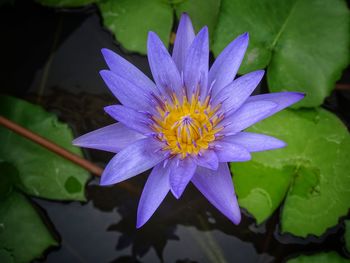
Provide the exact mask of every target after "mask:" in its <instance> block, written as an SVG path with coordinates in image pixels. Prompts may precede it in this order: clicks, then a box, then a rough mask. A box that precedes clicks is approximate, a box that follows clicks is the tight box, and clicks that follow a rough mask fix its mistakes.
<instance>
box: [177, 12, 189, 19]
mask: <svg viewBox="0 0 350 263" xmlns="http://www.w3.org/2000/svg"><path fill="white" fill-rule="evenodd" d="M182 19H188V20H191V18H190V16H189V14H188V13H187V12H182V14H181V17H180V20H182Z"/></svg>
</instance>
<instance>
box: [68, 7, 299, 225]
mask: <svg viewBox="0 0 350 263" xmlns="http://www.w3.org/2000/svg"><path fill="white" fill-rule="evenodd" d="M248 40H249V36H248V33H245V34H242V35H240V36H238V37H237V38H236V39H235V40H234V41H233V42H231V43H230V44H229V45H228V46H227V47H226V48H225V49H224V50H223V51H222V53H221V54H220V55H219V56H218V57H217V59H216V61H215V62H214V64H213V65H212V67H211V68H210V70H209V41H208V28H207V27H204V28H203V29H201V30H200V32H199V33H198V34H197V35H195V33H194V30H193V27H192V24H191V20H190V18H189V17H188V16H187V15H186V14H183V15H182V17H181V19H180V23H179V26H178V30H177V34H176V39H175V43H174V49H173V52H172V56H170V54H169V53H168V51H167V49H166V48H165V46H164V45H163V43H162V41H161V40H160V39H159V37H158V36H157V35H156V34H155V33H153V32H149V34H148V42H147V50H148V52H147V53H148V61H149V65H150V68H151V72H152V75H153V79H154V82H152V81H151V80H150V79H149V78H148V77H147V76H145V75H144V74H143V73H142V72H141V71H139V70H138V69H137V68H136V67H134V66H133V65H132V64H130V63H129V62H128V61H126V60H124V59H123V58H122V57H120V56H119V55H117V54H115V53H114V52H112V51H111V50H108V49H102V54H103V56H104V58H105V60H106V63H107V65H108V67H109V70H102V71H101V72H100V74H101V76H102V78H103V79H104V81H105V83H106V84H107V86H108V88H109V89H110V90H111V92H112V93H113V94H114V95H115V96H116V97H117V98H118V100H119V101H120V102H121V103H122V104H123V105H112V106H108V107H105V111H106V112H107V113H108V114H109V115H110V116H111V117H112V118H114V119H115V120H117V121H118V123H115V124H112V125H109V126H106V127H104V128H101V129H98V130H96V131H93V132H90V133H88V134H85V135H83V136H81V137H79V138H77V139H75V140H74V142H73V143H74V144H75V145H77V146H81V147H86V148H94V149H99V150H104V151H109V152H114V153H117V154H116V155H115V156H114V157H113V159H112V160H111V161H110V162H109V163H108V165H107V166H106V168H105V169H104V172H103V174H102V178H101V182H100V184H101V185H111V184H116V183H119V182H121V181H124V180H126V179H128V178H130V177H133V176H135V175H137V174H139V173H142V172H144V171H146V170H148V169H151V168H153V170H152V172H151V173H150V175H149V177H148V180H147V182H146V184H145V187H144V189H143V192H142V195H141V199H140V202H139V206H138V211H137V224H136V225H137V227H138V228H139V227H141V226H142V225H144V224H145V223H146V222H147V221H148V219H149V218H150V217H151V216H152V214H153V213H154V212H155V210H156V209H157V208H158V206H159V205H160V203H161V202H162V201H163V199H164V198H165V196H166V195H167V194H168V192H169V191H170V192H171V193H172V194H173V195H174V196H175V197H176V198H180V196H181V195H182V193H183V192H184V190H185V188H186V186H187V185H188V183H189V182H192V183H193V184H194V185H195V186H196V187H197V188H198V190H199V191H200V192H201V193H202V194H203V195H204V196H205V197H206V198H207V199H208V200H209V202H210V203H212V204H213V205H214V206H215V207H216V208H217V209H218V210H219V211H220V212H221V213H222V214H224V215H225V216H226V217H227V218H228V219H230V220H231V221H232V222H233V223H234V224H238V223H239V222H240V220H241V214H240V210H239V206H238V203H237V198H236V195H235V191H234V187H233V183H232V178H231V174H230V171H229V168H228V164H227V162H244V161H248V160H250V159H251V154H250V153H251V152H258V151H265V150H272V149H276V148H281V147H284V146H285V143H284V142H282V141H280V140H278V139H276V138H273V137H270V136H267V135H263V134H256V133H251V132H244V131H242V130H244V129H246V128H247V127H249V126H251V125H253V124H255V123H257V122H259V121H261V120H262V119H265V118H267V117H269V116H271V115H273V114H275V113H276V112H278V111H280V110H282V109H284V108H286V107H288V106H289V105H291V104H293V103H296V102H298V101H299V100H301V99H302V98H303V97H304V95H303V94H301V93H296V92H281V93H272V94H263V95H257V96H252V97H249V96H250V95H251V93H252V92H253V90H254V89H255V88H256V86H257V85H258V84H259V82H260V81H261V79H262V77H263V75H264V71H263V70H258V71H254V72H251V73H248V74H246V75H243V76H241V77H239V78H236V79H235V76H236V73H237V71H238V68H239V66H240V64H241V62H242V59H243V57H244V53H245V51H246V49H247V46H248Z"/></svg>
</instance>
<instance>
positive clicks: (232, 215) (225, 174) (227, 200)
mask: <svg viewBox="0 0 350 263" xmlns="http://www.w3.org/2000/svg"><path fill="white" fill-rule="evenodd" d="M192 183H193V184H194V185H195V186H196V187H197V188H198V190H199V191H200V192H201V193H202V194H203V195H204V196H205V197H206V198H207V199H208V201H209V202H210V203H211V204H212V205H213V206H215V207H216V208H217V209H218V210H219V211H220V212H221V213H223V214H224V215H225V216H226V217H227V218H229V219H230V220H231V221H232V222H233V223H234V224H236V225H238V224H239V222H240V221H241V212H240V210H239V206H238V202H237V197H236V194H235V190H234V187H233V182H232V178H231V174H230V170H229V169H228V166H227V163H220V164H219V168H218V170H217V171H213V170H208V169H205V168H201V167H198V168H197V171H196V173H195V175H194V176H193V178H192Z"/></svg>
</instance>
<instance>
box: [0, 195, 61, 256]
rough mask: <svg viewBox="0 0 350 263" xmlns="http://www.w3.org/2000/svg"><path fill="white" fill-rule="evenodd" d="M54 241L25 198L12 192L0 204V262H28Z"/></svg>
mask: <svg viewBox="0 0 350 263" xmlns="http://www.w3.org/2000/svg"><path fill="white" fill-rule="evenodd" d="M57 245H58V243H57V241H56V240H55V239H54V238H53V237H52V236H51V234H50V232H49V230H48V229H47V228H46V226H45V224H44V223H43V222H42V220H41V218H40V216H39V215H38V213H37V211H36V209H35V208H34V207H33V206H32V205H31V204H30V202H29V201H28V200H27V198H26V197H25V196H24V195H23V194H21V193H19V192H17V191H12V192H11V194H10V195H8V196H7V198H6V199H5V200H2V201H1V202H0V259H1V260H0V261H1V262H17V263H21V262H24V263H26V262H30V261H32V260H33V259H35V258H38V257H40V255H41V254H42V253H43V252H44V251H45V250H46V249H47V248H48V247H50V246H57Z"/></svg>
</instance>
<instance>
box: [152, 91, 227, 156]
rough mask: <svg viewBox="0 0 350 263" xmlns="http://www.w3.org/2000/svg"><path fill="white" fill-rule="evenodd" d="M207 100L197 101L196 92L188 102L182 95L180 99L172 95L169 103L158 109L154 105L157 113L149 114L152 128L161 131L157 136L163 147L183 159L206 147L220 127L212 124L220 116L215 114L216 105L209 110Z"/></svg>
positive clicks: (216, 121)
mask: <svg viewBox="0 0 350 263" xmlns="http://www.w3.org/2000/svg"><path fill="white" fill-rule="evenodd" d="M209 100H210V97H207V98H206V99H205V100H204V102H203V103H201V102H200V100H199V94H198V92H197V93H195V94H194V95H193V96H192V98H191V100H190V101H189V100H188V99H187V97H186V96H184V97H183V98H182V102H180V101H179V99H178V98H177V97H176V95H175V94H172V102H171V103H169V102H168V101H166V102H164V106H163V107H162V108H161V107H158V108H157V111H158V113H159V116H158V117H153V120H154V125H153V129H154V131H155V132H156V133H158V134H161V136H158V139H159V140H161V141H164V142H165V144H166V147H165V150H169V151H170V152H171V154H173V155H180V156H181V157H182V158H185V157H186V156H187V155H197V154H198V153H199V152H200V151H201V150H204V149H208V147H209V144H210V143H211V142H212V141H214V140H215V134H216V133H218V132H219V131H220V130H221V128H218V127H216V126H217V124H218V123H219V122H220V121H221V119H222V118H221V117H218V116H217V115H216V113H217V111H218V110H219V108H220V106H217V107H215V108H213V109H212V108H211V107H210V105H209Z"/></svg>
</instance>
